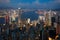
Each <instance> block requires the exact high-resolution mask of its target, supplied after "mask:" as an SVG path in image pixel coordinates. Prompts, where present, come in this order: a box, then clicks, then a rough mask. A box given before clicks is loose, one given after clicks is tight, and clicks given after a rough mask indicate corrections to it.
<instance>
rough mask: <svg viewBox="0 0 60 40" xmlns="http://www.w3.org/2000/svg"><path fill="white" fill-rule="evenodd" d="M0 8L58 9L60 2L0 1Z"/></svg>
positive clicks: (47, 0)
mask: <svg viewBox="0 0 60 40" xmlns="http://www.w3.org/2000/svg"><path fill="white" fill-rule="evenodd" d="M0 7H15V8H18V7H21V8H40V9H58V8H60V0H0Z"/></svg>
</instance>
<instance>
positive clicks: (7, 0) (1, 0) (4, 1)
mask: <svg viewBox="0 0 60 40" xmlns="http://www.w3.org/2000/svg"><path fill="white" fill-rule="evenodd" d="M9 2H10V0H0V3H9Z"/></svg>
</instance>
